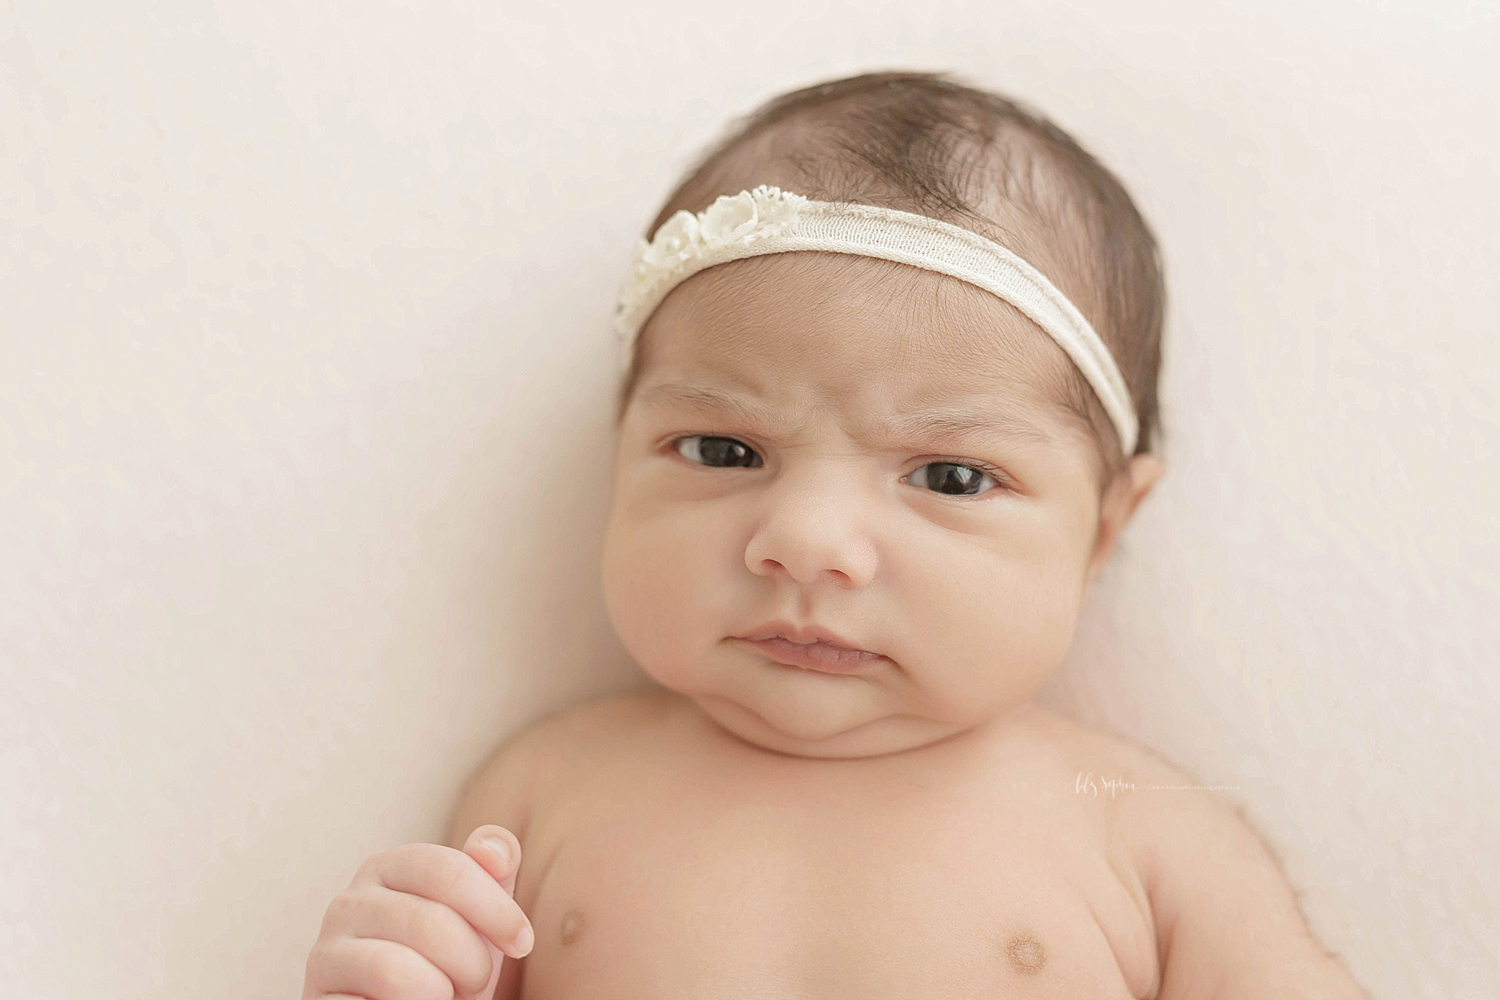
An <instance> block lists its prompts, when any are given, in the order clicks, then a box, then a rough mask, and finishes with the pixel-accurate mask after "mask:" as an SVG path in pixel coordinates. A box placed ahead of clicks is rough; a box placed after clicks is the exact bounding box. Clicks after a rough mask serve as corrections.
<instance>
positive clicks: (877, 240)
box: [614, 185, 1138, 456]
mask: <svg viewBox="0 0 1500 1000" xmlns="http://www.w3.org/2000/svg"><path fill="white" fill-rule="evenodd" d="M795 250H821V251H824V252H827V253H845V254H854V255H856V256H860V257H876V258H879V259H881V260H889V261H895V262H896V263H899V264H910V265H911V266H913V267H920V268H922V269H923V270H927V271H936V272H937V273H939V274H947V275H951V276H952V277H955V278H958V279H959V280H960V281H965V282H968V283H969V284H971V285H975V286H977V287H979V288H983V289H984V290H985V291H987V292H990V293H992V294H994V295H996V296H998V297H999V298H1001V299H1003V300H1005V301H1006V302H1009V303H1010V304H1011V305H1013V306H1015V307H1016V308H1017V309H1019V310H1021V312H1022V313H1024V314H1025V315H1026V316H1027V317H1029V318H1030V319H1031V320H1032V322H1034V323H1036V325H1037V326H1039V327H1041V328H1042V330H1043V332H1045V333H1046V334H1047V335H1048V336H1049V337H1051V338H1052V339H1053V340H1055V341H1057V344H1058V346H1060V347H1061V348H1062V349H1063V350H1064V351H1066V352H1067V354H1068V357H1070V358H1072V359H1073V363H1074V364H1076V365H1077V366H1078V370H1079V371H1080V372H1082V373H1083V377H1084V378H1085V379H1087V380H1088V383H1089V385H1090V386H1092V387H1093V389H1094V392H1095V393H1097V394H1098V396H1099V401H1100V402H1101V403H1103V404H1104V410H1105V412H1106V413H1108V414H1109V418H1110V420H1111V421H1112V422H1113V423H1114V426H1115V432H1116V433H1117V434H1118V435H1119V436H1120V446H1121V448H1122V449H1123V450H1124V452H1125V454H1126V455H1127V456H1128V455H1130V454H1132V453H1133V452H1134V451H1135V439H1136V433H1137V431H1138V424H1137V422H1136V415H1135V408H1134V407H1133V406H1132V405H1131V402H1130V392H1129V390H1128V389H1127V388H1126V387H1125V379H1124V378H1122V377H1121V375H1120V369H1119V368H1118V367H1117V366H1116V365H1115V360H1114V358H1113V357H1111V356H1110V353H1109V349H1108V348H1107V347H1105V346H1104V341H1102V340H1100V339H1099V335H1098V334H1097V333H1095V332H1094V328H1093V327H1092V326H1090V325H1089V321H1088V320H1086V319H1084V318H1083V314H1082V313H1080V312H1079V311H1078V308H1077V307H1076V306H1074V305H1073V303H1072V302H1070V301H1069V300H1068V297H1067V296H1065V295H1063V293H1062V292H1060V291H1058V289H1057V287H1056V286H1055V285H1053V284H1052V282H1050V281H1048V280H1047V277H1046V276H1045V275H1044V274H1042V272H1040V271H1038V270H1037V269H1036V268H1034V267H1032V266H1031V265H1030V264H1028V263H1026V261H1024V260H1022V259H1021V258H1020V257H1017V256H1016V255H1015V254H1013V253H1011V252H1010V251H1009V250H1007V249H1005V248H1004V247H1003V246H1001V245H1000V244H998V243H995V242H994V241H992V240H988V239H985V238H984V237H983V236H980V235H979V234H978V233H972V232H970V231H969V230H967V229H961V228H959V227H958V226H954V225H950V224H948V223H946V222H942V221H939V220H937V219H930V218H928V217H927V216H925V215H914V214H912V213H911V212H898V211H896V210H894V209H889V208H878V207H876V206H874V205H851V204H846V203H843V202H827V201H813V200H811V199H808V198H804V197H803V196H801V195H798V194H792V193H791V192H789V191H782V190H781V189H780V188H774V187H767V186H765V185H761V186H760V187H758V188H756V189H755V190H753V191H741V192H740V193H739V194H737V195H732V196H731V195H725V196H723V197H721V198H719V199H718V200H717V201H715V202H714V203H713V204H712V205H710V206H709V207H708V208H707V209H705V210H704V211H702V212H699V213H697V214H696V215H695V214H693V213H692V212H688V211H681V212H678V213H677V214H676V215H674V216H672V217H671V218H670V219H668V220H667V221H666V222H665V223H663V224H662V226H661V228H660V229H658V230H657V231H656V234H655V236H654V237H653V238H652V240H651V242H650V243H647V242H646V241H645V240H642V241H641V242H640V246H639V247H638V248H637V250H636V255H635V260H634V262H633V264H632V266H631V269H630V271H629V273H627V274H626V276H625V280H624V281H623V282H622V283H621V285H620V295H619V300H618V304H617V305H616V307H615V320H614V324H615V331H616V333H618V334H619V336H620V341H621V345H622V347H623V353H624V357H625V362H626V363H627V364H628V363H629V358H630V353H631V347H632V346H633V345H634V343H635V338H636V335H637V334H638V333H639V332H640V329H641V327H642V326H643V325H645V322H646V320H647V319H649V318H650V316H651V314H652V313H653V312H655V311H656V307H657V306H658V305H660V304H661V301H662V299H664V298H666V297H667V293H668V292H670V291H671V290H672V289H674V288H676V287H677V286H678V285H679V284H681V283H682V282H683V281H685V280H686V279H687V278H689V277H691V276H692V275H694V274H697V273H698V272H699V271H702V270H703V269H705V268H709V267H713V266H715V265H717V264H724V263H728V262H729V261H731V260H741V259H743V258H745V257H758V256H761V255H762V254H772V253H789V252H791V251H795Z"/></svg>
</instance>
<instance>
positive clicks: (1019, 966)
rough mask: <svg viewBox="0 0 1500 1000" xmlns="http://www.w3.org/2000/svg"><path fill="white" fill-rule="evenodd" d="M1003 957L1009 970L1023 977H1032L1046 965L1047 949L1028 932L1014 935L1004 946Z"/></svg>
mask: <svg viewBox="0 0 1500 1000" xmlns="http://www.w3.org/2000/svg"><path fill="white" fill-rule="evenodd" d="M1005 957H1006V958H1007V959H1009V960H1010V967H1011V969H1012V970H1013V971H1015V972H1018V973H1020V974H1021V975H1023V976H1034V975H1036V974H1037V973H1038V972H1041V971H1042V969H1043V968H1044V967H1045V966H1046V965H1047V949H1045V948H1043V947H1042V943H1041V942H1040V941H1038V940H1037V939H1036V938H1034V937H1032V936H1031V934H1030V932H1024V933H1021V934H1016V935H1014V936H1013V937H1012V938H1011V939H1010V943H1009V944H1007V945H1006V946H1005Z"/></svg>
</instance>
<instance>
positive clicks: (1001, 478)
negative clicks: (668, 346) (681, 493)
mask: <svg viewBox="0 0 1500 1000" xmlns="http://www.w3.org/2000/svg"><path fill="white" fill-rule="evenodd" d="M693 438H714V439H718V440H721V441H733V442H734V443H736V444H739V445H744V447H745V448H746V449H747V450H749V451H751V452H754V453H755V454H756V455H759V454H760V453H759V452H756V451H755V449H754V448H751V447H750V446H749V445H748V444H745V442H743V441H741V440H740V439H739V438H735V437H730V436H729V435H727V434H680V435H678V436H677V437H674V438H672V439H671V440H670V441H668V442H667V446H668V447H669V448H671V449H672V452H673V453H674V454H677V455H681V457H683V458H684V459H686V460H687V461H692V460H691V459H688V458H687V456H685V455H682V452H681V449H680V447H679V446H680V445H681V444H682V442H684V441H691V440H692V439H693ZM762 462H764V459H762ZM694 464H698V465H699V468H703V469H719V468H730V469H732V468H743V466H718V465H702V464H700V463H694ZM929 465H956V466H959V467H960V468H967V469H973V470H975V471H976V472H982V473H984V474H985V475H987V476H989V477H990V481H991V482H992V483H994V484H995V489H994V490H993V491H992V490H985V491H984V493H971V494H962V493H937V491H936V490H929V491H928V492H931V493H936V494H937V495H938V496H945V497H951V498H953V499H955V500H978V499H980V498H981V497H984V496H986V495H988V494H989V493H991V492H1001V493H1010V492H1013V490H1012V488H1011V486H1010V484H1009V481H1008V477H1007V476H1006V474H1005V472H1004V470H1002V469H998V468H996V467H995V466H993V465H989V464H987V463H985V462H978V461H975V460H974V459H971V458H932V459H928V460H927V461H925V462H923V463H922V464H921V465H919V466H917V468H916V469H913V470H912V472H911V473H908V475H911V474H913V473H915V472H916V471H917V470H918V469H925V468H926V467H927V466H929ZM752 468H758V466H752ZM903 478H905V477H903Z"/></svg>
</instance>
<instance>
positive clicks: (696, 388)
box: [642, 382, 1054, 444]
mask: <svg viewBox="0 0 1500 1000" xmlns="http://www.w3.org/2000/svg"><path fill="white" fill-rule="evenodd" d="M642 397H643V399H642V401H643V402H645V403H646V404H648V405H650V404H653V403H656V402H658V401H662V402H676V403H679V404H682V405H686V406H690V407H694V408H698V409H715V410H720V411H722V412H726V413H730V414H733V415H734V416H736V417H738V418H740V419H742V420H745V421H747V422H749V423H754V424H758V425H760V426H764V427H771V428H776V429H780V428H782V426H783V425H785V424H786V423H787V419H786V415H785V414H784V413H782V412H780V411H778V410H776V409H774V408H772V407H769V406H767V405H765V404H764V403H762V402H760V401H758V400H756V399H753V398H751V397H748V396H743V395H740V394H739V393H732V392H726V391H724V390H722V389H716V388H713V387H711V386H706V385H693V384H688V383H683V382H662V383H659V384H657V385H655V386H652V387H651V388H650V389H648V390H647V391H646V392H644V393H643V394H642ZM980 435H1000V436H1003V437H1006V438H1011V439H1020V440H1024V441H1028V442H1031V443H1036V444H1049V443H1051V442H1052V441H1053V440H1054V437H1053V435H1052V434H1050V433H1048V432H1047V430H1046V428H1045V427H1043V426H1042V425H1040V424H1038V423H1037V422H1036V421H1034V420H1029V419H1026V418H1025V417H1024V416H1022V415H1020V414H1015V413H1005V412H1003V411H999V412H997V411H995V410H993V409H992V408H989V407H986V408H983V409H981V408H979V407H975V406H954V405H949V406H935V407H929V408H928V409H924V410H919V411H915V412H908V413H901V414H897V415H895V416H892V417H888V418H886V419H885V420H883V421H881V422H880V423H879V424H877V425H876V426H875V427H873V428H872V429H870V431H869V433H868V436H869V437H871V438H873V439H877V440H880V441H882V442H893V441H911V440H914V439H919V438H972V437H976V436H980Z"/></svg>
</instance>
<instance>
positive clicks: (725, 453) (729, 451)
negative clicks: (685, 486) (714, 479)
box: [677, 434, 763, 469]
mask: <svg viewBox="0 0 1500 1000" xmlns="http://www.w3.org/2000/svg"><path fill="white" fill-rule="evenodd" d="M677 453H678V454H679V455H681V456H682V457H683V458H685V459H687V460H688V461H690V462H699V463H701V464H703V465H707V466H712V467H714V468H734V467H736V466H738V467H742V468H748V469H754V468H758V467H759V466H761V465H762V464H763V463H762V462H761V460H760V456H759V455H757V454H756V453H755V452H754V450H752V449H751V448H750V446H749V445H747V444H745V443H744V442H741V441H736V440H735V439H734V438H726V437H712V436H710V435H707V434H694V435H692V436H690V437H684V438H678V439H677Z"/></svg>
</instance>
